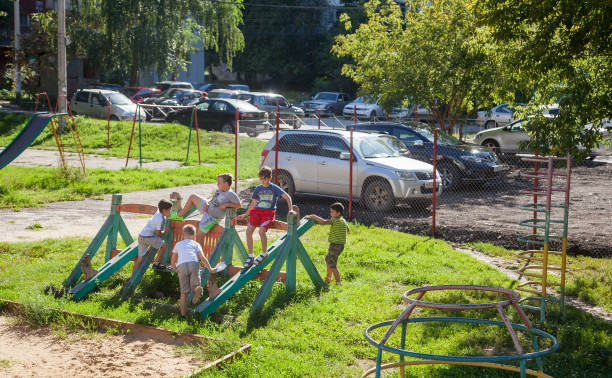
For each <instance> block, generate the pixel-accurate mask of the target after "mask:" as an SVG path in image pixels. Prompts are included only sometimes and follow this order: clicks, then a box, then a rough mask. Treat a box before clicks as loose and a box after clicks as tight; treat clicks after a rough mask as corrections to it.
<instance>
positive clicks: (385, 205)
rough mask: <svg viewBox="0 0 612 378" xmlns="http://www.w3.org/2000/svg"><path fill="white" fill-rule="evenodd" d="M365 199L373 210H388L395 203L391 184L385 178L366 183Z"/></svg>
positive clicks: (368, 206) (366, 203)
mask: <svg viewBox="0 0 612 378" xmlns="http://www.w3.org/2000/svg"><path fill="white" fill-rule="evenodd" d="M362 197H363V201H364V204H365V205H366V207H367V208H368V209H370V210H372V211H387V210H389V209H391V208H392V207H393V206H394V205H395V197H394V196H393V191H392V190H391V185H389V183H388V182H386V181H383V180H376V181H372V182H370V183H369V184H368V185H366V187H365V189H364V190H363V195H362Z"/></svg>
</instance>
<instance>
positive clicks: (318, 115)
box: [317, 110, 321, 130]
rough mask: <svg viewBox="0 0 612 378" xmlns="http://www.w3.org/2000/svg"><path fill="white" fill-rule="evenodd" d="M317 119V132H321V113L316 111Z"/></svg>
mask: <svg viewBox="0 0 612 378" xmlns="http://www.w3.org/2000/svg"><path fill="white" fill-rule="evenodd" d="M317 119H318V120H319V130H321V111H320V110H317Z"/></svg>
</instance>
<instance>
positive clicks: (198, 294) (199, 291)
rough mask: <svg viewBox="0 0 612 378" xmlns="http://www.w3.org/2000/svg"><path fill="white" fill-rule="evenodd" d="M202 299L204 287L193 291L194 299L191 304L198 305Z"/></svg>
mask: <svg viewBox="0 0 612 378" xmlns="http://www.w3.org/2000/svg"><path fill="white" fill-rule="evenodd" d="M200 297H202V286H198V287H196V288H195V289H193V298H192V299H191V303H193V304H196V303H198V301H199V300H200Z"/></svg>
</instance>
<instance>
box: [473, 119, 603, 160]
mask: <svg viewBox="0 0 612 378" xmlns="http://www.w3.org/2000/svg"><path fill="white" fill-rule="evenodd" d="M549 117H551V116H549ZM525 122H527V119H522V120H520V121H516V122H514V123H511V124H510V125H507V126H503V127H496V128H493V129H489V130H483V131H481V132H479V133H477V134H476V136H475V137H474V143H476V144H480V145H481V146H485V147H489V148H491V149H492V150H494V151H495V152H501V153H506V154H516V153H518V152H525V153H529V151H526V150H525V151H519V143H520V142H523V141H529V133H528V132H527V131H526V130H525V128H524V126H523V125H524V124H525ZM590 127H591V125H587V126H585V127H584V129H585V130H586V129H589V128H590ZM599 133H600V134H601V135H603V137H604V139H606V140H607V141H608V142H607V143H608V144H609V143H610V128H608V127H606V125H605V124H604V125H602V126H600V130H599ZM611 152H612V151H610V148H609V145H606V142H604V143H601V144H600V145H599V146H598V147H597V148H595V149H593V150H592V151H591V156H597V155H604V154H610V153H611Z"/></svg>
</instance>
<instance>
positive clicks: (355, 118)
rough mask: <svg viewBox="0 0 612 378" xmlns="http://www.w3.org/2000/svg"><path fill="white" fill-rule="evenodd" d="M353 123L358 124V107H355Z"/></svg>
mask: <svg viewBox="0 0 612 378" xmlns="http://www.w3.org/2000/svg"><path fill="white" fill-rule="evenodd" d="M353 123H357V105H353Z"/></svg>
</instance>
